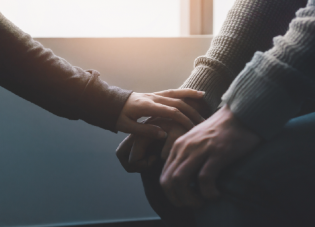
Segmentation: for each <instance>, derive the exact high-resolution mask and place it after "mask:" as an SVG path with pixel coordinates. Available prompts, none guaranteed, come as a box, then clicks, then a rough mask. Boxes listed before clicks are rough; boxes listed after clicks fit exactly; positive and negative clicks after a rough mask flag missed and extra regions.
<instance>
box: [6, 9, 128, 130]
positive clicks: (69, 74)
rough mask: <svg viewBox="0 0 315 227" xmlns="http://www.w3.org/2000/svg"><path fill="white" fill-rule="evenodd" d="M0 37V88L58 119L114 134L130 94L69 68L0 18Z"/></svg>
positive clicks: (93, 73) (75, 68) (49, 51)
mask: <svg viewBox="0 0 315 227" xmlns="http://www.w3.org/2000/svg"><path fill="white" fill-rule="evenodd" d="M0 34H1V36H0V50H1V60H0V64H1V71H2V72H1V75H0V85H1V86H3V87H4V88H6V89H8V90H10V91H12V92H14V93H15V94H17V95H19V96H21V97H23V98H25V99H27V100H29V101H31V102H33V103H35V104H37V105H39V106H41V107H43V108H45V109H46V110H48V111H50V112H52V113H54V114H57V115H59V116H62V117H67V118H69V119H82V120H85V121H87V122H88V123H91V124H93V125H97V126H100V127H102V128H105V129H110V130H114V128H115V123H116V120H117V118H118V116H119V113H120V110H121V109H122V107H123V105H124V102H125V101H126V100H127V98H128V96H129V94H130V91H125V90H123V89H120V88H117V87H111V86H109V85H108V84H107V83H105V82H104V81H102V80H101V79H100V78H99V73H98V72H96V71H93V70H90V71H84V70H82V69H81V68H78V67H74V66H72V65H71V64H69V63H68V62H67V61H66V60H64V59H62V58H60V57H58V56H56V55H55V54H54V53H53V52H52V51H51V50H49V49H46V48H44V47H43V46H42V45H41V44H40V43H39V42H36V41H34V40H33V39H32V38H31V37H30V36H29V35H28V34H26V33H24V32H23V31H21V30H20V29H19V28H17V27H16V26H15V25H13V24H12V23H11V22H10V21H9V20H7V19H6V18H5V17H4V16H3V15H1V14H0Z"/></svg>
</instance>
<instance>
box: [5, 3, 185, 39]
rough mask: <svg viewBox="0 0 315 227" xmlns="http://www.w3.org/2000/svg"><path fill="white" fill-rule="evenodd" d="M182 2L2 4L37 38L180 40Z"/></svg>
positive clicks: (14, 18) (19, 24)
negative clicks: (150, 38)
mask: <svg viewBox="0 0 315 227" xmlns="http://www.w3.org/2000/svg"><path fill="white" fill-rule="evenodd" d="M180 1H181V0H0V6H1V9H0V11H1V13H2V14H4V15H5V16H6V17H7V18H8V19H9V20H11V21H12V22H13V23H14V24H16V25H17V26H18V27H20V28H21V29H22V30H23V31H25V32H27V33H29V34H30V35H32V36H33V37H139V36H141V37H152V36H157V37H161V36H179V34H180Z"/></svg>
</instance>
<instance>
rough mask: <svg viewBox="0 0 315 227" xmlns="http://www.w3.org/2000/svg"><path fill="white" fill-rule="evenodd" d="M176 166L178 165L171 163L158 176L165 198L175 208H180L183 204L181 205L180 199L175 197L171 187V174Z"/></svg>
mask: <svg viewBox="0 0 315 227" xmlns="http://www.w3.org/2000/svg"><path fill="white" fill-rule="evenodd" d="M178 165H179V163H176V162H172V163H171V164H170V165H169V167H168V168H167V169H166V170H165V171H164V172H163V173H162V174H161V176H160V184H161V187H162V189H163V191H164V193H165V195H166V197H167V198H168V199H169V200H170V202H171V203H172V204H173V205H175V206H177V207H181V206H182V205H183V204H182V203H181V201H180V199H179V198H178V197H177V195H176V193H175V190H174V187H173V183H174V182H173V181H172V176H173V172H174V171H175V169H176V167H177V166H178Z"/></svg>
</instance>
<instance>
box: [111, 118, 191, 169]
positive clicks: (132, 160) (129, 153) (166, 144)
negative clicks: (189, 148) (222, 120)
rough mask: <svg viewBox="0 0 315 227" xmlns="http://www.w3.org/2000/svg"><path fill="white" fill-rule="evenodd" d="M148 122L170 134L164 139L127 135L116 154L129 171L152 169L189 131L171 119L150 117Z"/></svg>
mask: <svg viewBox="0 0 315 227" xmlns="http://www.w3.org/2000/svg"><path fill="white" fill-rule="evenodd" d="M146 124H152V125H156V126H158V127H160V128H161V129H163V130H164V131H165V132H166V133H167V134H168V136H167V138H166V139H165V138H163V139H162V140H154V139H151V138H148V137H142V136H135V135H129V136H128V137H126V138H125V140H124V141H122V142H121V143H120V145H119V147H118V148H117V150H116V155H117V157H118V159H119V161H120V163H121V165H122V166H123V167H124V169H125V170H126V171H127V172H129V173H134V172H138V173H142V172H146V171H150V169H151V168H153V166H154V165H155V163H156V162H158V161H160V159H162V160H164V161H165V160H166V159H167V157H168V155H169V152H170V150H171V148H172V146H173V143H174V142H175V141H176V139H177V138H178V137H180V136H182V135H184V134H185V133H186V132H187V129H185V128H184V127H183V126H182V125H180V124H178V123H177V122H175V121H173V120H170V119H164V118H155V119H149V120H147V121H146Z"/></svg>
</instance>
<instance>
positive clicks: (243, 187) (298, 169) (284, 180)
mask: <svg viewBox="0 0 315 227" xmlns="http://www.w3.org/2000/svg"><path fill="white" fill-rule="evenodd" d="M161 167H162V164H160V166H159V167H158V166H157V168H156V169H155V170H152V171H151V172H149V173H145V174H142V179H143V184H144V188H145V192H146V195H147V198H148V200H149V202H150V204H151V206H152V207H153V208H154V210H155V211H156V212H157V213H158V214H159V215H160V216H161V218H162V220H164V222H165V223H166V224H167V225H169V226H182V227H184V226H198V227H199V226H207V227H208V226H213V227H221V226H222V227H253V226H255V227H257V226H264V227H265V226H268V227H270V226H277V227H279V226H280V227H281V226H299V227H300V226H315V113H311V114H307V115H303V116H300V117H297V118H294V119H292V120H291V121H289V122H288V123H287V124H286V126H285V127H284V129H283V131H282V133H281V134H279V135H278V136H277V137H276V138H274V139H273V140H271V141H268V142H265V143H264V144H263V145H262V146H260V147H259V148H258V149H257V150H255V151H254V152H252V153H251V154H250V155H248V156H246V157H244V158H242V159H241V160H240V161H238V162H236V163H234V164H232V165H231V166H229V167H228V168H227V169H226V170H225V171H224V172H222V173H221V175H220V176H219V178H218V180H217V183H218V185H219V189H220V190H221V192H222V196H221V198H220V199H219V200H218V201H215V202H210V201H209V202H207V203H206V205H205V206H204V207H202V208H201V209H199V210H196V211H192V210H189V209H178V208H176V207H174V206H172V205H171V204H170V203H169V202H168V200H167V199H166V198H165V196H164V194H163V192H162V190H161V188H160V186H159V181H158V180H159V175H160V170H161Z"/></svg>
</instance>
